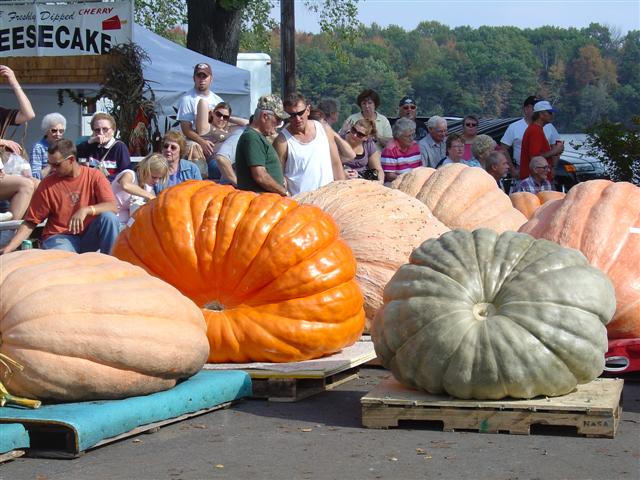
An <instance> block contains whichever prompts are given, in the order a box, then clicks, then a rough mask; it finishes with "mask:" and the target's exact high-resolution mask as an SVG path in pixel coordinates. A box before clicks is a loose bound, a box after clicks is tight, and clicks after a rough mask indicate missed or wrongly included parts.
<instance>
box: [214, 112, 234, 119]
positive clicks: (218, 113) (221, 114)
mask: <svg viewBox="0 0 640 480" xmlns="http://www.w3.org/2000/svg"><path fill="white" fill-rule="evenodd" d="M213 113H215V114H216V117H218V118H222V119H224V120H229V118H230V117H231V116H230V115H225V114H224V113H221V112H219V111H218V110H216V111H215V112H213Z"/></svg>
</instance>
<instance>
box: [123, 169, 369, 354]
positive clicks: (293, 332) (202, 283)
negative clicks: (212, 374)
mask: <svg viewBox="0 0 640 480" xmlns="http://www.w3.org/2000/svg"><path fill="white" fill-rule="evenodd" d="M113 254H114V255H116V256H117V257H119V258H121V259H123V260H127V261H129V262H131V263H134V264H136V265H140V266H142V267H143V268H145V269H146V270H147V271H148V272H149V273H151V274H152V275H156V276H158V277H160V278H162V279H163V280H165V281H166V282H169V283H170V284H172V285H174V286H175V287H176V288H177V289H178V290H180V291H181V292H182V293H184V294H185V295H187V296H188V297H189V298H191V299H192V300H193V301H195V302H196V303H197V304H198V305H199V306H200V307H201V308H202V311H203V312H204V316H205V320H206V322H207V326H208V330H207V336H208V337H209V343H210V353H209V361H210V362H252V361H267V362H288V361H299V360H306V359H310V358H316V357H320V356H323V355H326V354H329V353H333V352H336V351H338V350H340V349H342V348H343V347H345V346H347V345H350V344H351V343H353V342H354V341H355V340H356V339H357V338H359V336H360V334H361V333H362V329H363V327H364V310H363V308H362V305H363V299H362V293H361V292H360V289H359V287H358V284H357V283H356V281H355V279H354V276H355V271H356V263H355V260H354V258H353V254H352V252H351V250H350V249H349V247H348V246H347V244H346V243H345V242H344V241H343V240H341V239H340V238H339V236H338V227H337V226H336V224H335V222H334V221H333V220H332V219H331V217H330V216H329V215H327V214H325V213H323V212H322V211H321V210H320V209H319V208H316V207H312V206H301V205H298V203H297V202H295V201H293V200H291V199H288V198H283V197H281V196H279V195H276V194H262V195H257V194H255V193H252V192H243V191H238V190H235V189H233V188H232V187H229V186H220V185H216V184H214V183H212V182H205V181H190V182H185V183H181V184H179V185H177V186H175V187H172V188H170V189H167V190H166V191H164V192H163V193H162V194H161V195H160V196H159V197H158V198H157V199H156V200H154V201H152V202H151V203H150V204H149V205H147V206H146V207H145V208H143V209H141V210H140V211H139V213H138V215H137V216H136V221H135V223H134V224H133V226H132V227H130V228H127V229H126V230H125V231H123V232H122V234H121V235H120V236H119V237H118V240H117V242H116V245H115V246H114V249H113Z"/></svg>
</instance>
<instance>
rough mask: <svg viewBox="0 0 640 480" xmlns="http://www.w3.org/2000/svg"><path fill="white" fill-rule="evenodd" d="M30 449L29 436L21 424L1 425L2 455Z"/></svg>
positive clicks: (0, 446) (0, 443)
mask: <svg viewBox="0 0 640 480" xmlns="http://www.w3.org/2000/svg"><path fill="white" fill-rule="evenodd" d="M25 448H29V435H27V431H26V430H25V428H24V427H23V426H22V425H21V424H20V423H7V424H6V425H0V454H3V453H7V452H11V451H12V450H22V449H25Z"/></svg>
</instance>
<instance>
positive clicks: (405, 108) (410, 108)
mask: <svg viewBox="0 0 640 480" xmlns="http://www.w3.org/2000/svg"><path fill="white" fill-rule="evenodd" d="M402 108H403V109H404V110H415V109H416V108H417V107H416V106H415V105H402Z"/></svg>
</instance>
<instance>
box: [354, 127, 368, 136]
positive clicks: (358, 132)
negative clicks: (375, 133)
mask: <svg viewBox="0 0 640 480" xmlns="http://www.w3.org/2000/svg"><path fill="white" fill-rule="evenodd" d="M351 133H352V134H353V135H355V136H356V137H358V138H364V137H366V136H367V134H366V133H363V132H361V131H359V130H356V127H351Z"/></svg>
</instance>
